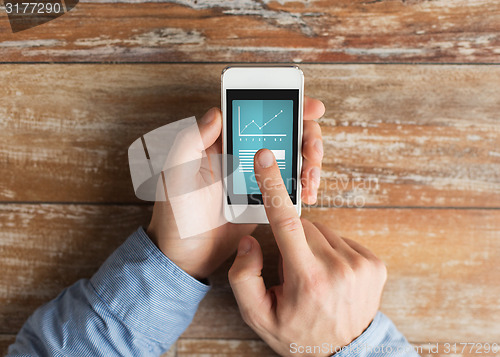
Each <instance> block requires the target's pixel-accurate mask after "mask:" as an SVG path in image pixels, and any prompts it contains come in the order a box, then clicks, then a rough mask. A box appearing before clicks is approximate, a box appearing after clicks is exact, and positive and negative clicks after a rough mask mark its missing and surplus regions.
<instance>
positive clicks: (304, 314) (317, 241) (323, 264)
mask: <svg viewBox="0 0 500 357" xmlns="http://www.w3.org/2000/svg"><path fill="white" fill-rule="evenodd" d="M254 166H255V176H256V178H257V182H258V184H259V187H260V190H261V192H262V195H263V200H264V205H265V208H266V213H267V217H268V219H269V222H270V224H271V228H272V231H273V234H274V237H275V239H276V243H277V244H278V248H279V250H280V253H281V256H282V283H281V285H278V286H274V287H272V288H270V289H266V287H265V284H264V280H263V279H262V276H261V270H262V267H263V257H262V250H261V248H260V246H259V243H258V242H257V240H256V239H255V238H253V237H251V236H245V237H243V238H242V239H241V240H240V243H239V246H238V255H237V256H236V259H235V261H234V263H233V266H232V267H231V269H230V270H229V282H230V284H231V288H232V289H233V292H234V295H235V297H236V301H237V302H238V306H239V308H240V312H241V315H242V317H243V319H244V320H245V322H246V323H247V324H248V325H249V326H250V327H251V328H252V329H253V330H254V331H255V332H256V333H257V334H258V335H259V336H260V337H261V338H262V339H263V340H264V341H265V342H267V344H269V346H270V347H271V348H273V349H274V350H275V351H276V352H277V353H279V354H280V355H285V356H288V355H294V356H298V355H301V354H300V353H292V352H296V351H294V350H293V348H294V347H299V346H318V347H317V348H318V351H317V352H319V353H314V354H307V355H317V356H323V355H324V356H326V355H331V354H332V353H333V352H335V347H343V346H346V345H348V344H349V343H350V342H352V341H353V340H354V339H355V338H357V337H358V336H359V335H361V334H362V333H363V331H364V330H365V329H366V328H367V327H368V326H369V325H370V323H371V321H372V320H373V318H374V317H375V314H376V313H377V310H378V308H379V304H380V297H381V294H382V289H383V287H384V284H385V281H386V277H387V271H386V267H385V265H384V263H383V262H382V261H381V260H380V259H378V258H377V257H376V256H375V255H374V254H373V253H372V252H371V251H370V250H368V249H367V248H365V247H363V246H362V245H360V244H359V243H357V242H355V241H353V240H350V239H346V238H342V237H339V236H338V235H336V234H335V233H334V232H332V231H331V230H329V229H328V228H327V227H326V226H324V225H322V224H319V223H314V224H313V223H311V222H309V221H307V220H305V219H302V220H301V219H300V218H299V217H298V216H297V212H296V211H295V209H294V207H293V205H292V202H291V200H290V198H289V195H288V193H287V191H286V188H285V185H284V183H283V180H282V178H281V174H280V171H279V168H278V166H277V164H276V161H275V159H274V156H273V154H272V152H271V151H269V150H266V149H263V150H260V151H259V152H258V153H257V154H256V155H255V162H254ZM326 346H328V350H325V349H322V348H323V347H326ZM332 346H333V348H332ZM331 349H333V352H332V351H331ZM303 355H305V354H303Z"/></svg>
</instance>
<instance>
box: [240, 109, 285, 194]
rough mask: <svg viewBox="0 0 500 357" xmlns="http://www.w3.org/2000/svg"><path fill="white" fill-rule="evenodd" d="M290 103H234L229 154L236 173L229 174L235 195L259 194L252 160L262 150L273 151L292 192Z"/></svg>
mask: <svg viewBox="0 0 500 357" xmlns="http://www.w3.org/2000/svg"><path fill="white" fill-rule="evenodd" d="M292 135H293V101H292V100H234V101H233V155H234V158H235V160H237V162H238V168H237V170H238V172H239V173H241V175H233V178H234V181H233V187H234V193H235V194H259V193H260V190H259V187H258V186H257V182H256V180H255V176H254V170H253V158H254V155H255V153H256V152H257V151H259V150H260V149H262V148H266V149H269V150H271V151H272V152H273V154H274V156H275V158H276V161H277V163H278V166H279V168H280V171H281V176H282V177H283V180H284V182H285V186H286V188H287V190H288V193H292V155H293V153H292V149H293V146H292V138H293V137H292Z"/></svg>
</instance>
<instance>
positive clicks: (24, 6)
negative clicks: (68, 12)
mask: <svg viewBox="0 0 500 357" xmlns="http://www.w3.org/2000/svg"><path fill="white" fill-rule="evenodd" d="M5 10H6V12H7V13H8V14H12V13H15V14H58V13H60V12H63V11H64V10H63V9H62V7H61V4H60V3H57V2H56V3H54V4H52V3H50V2H22V3H11V2H6V3H5Z"/></svg>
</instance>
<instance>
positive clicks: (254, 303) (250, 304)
mask: <svg viewBox="0 0 500 357" xmlns="http://www.w3.org/2000/svg"><path fill="white" fill-rule="evenodd" d="M262 268H263V258H262V250H261V248H260V245H259V242H257V240H256V239H255V238H253V237H252V236H245V237H243V238H241V240H240V244H239V245H238V254H237V256H236V259H235V260H234V263H233V265H232V266H231V269H229V273H228V277H229V283H230V284H231V289H233V293H234V297H235V298H236V302H237V303H238V307H239V308H240V312H241V316H242V317H243V320H245V322H246V323H247V324H248V325H250V326H251V327H252V326H255V325H261V326H262V325H267V324H268V323H269V322H270V321H271V317H272V316H271V309H272V298H271V295H270V293H269V292H268V291H267V290H266V286H265V284H264V279H263V278H262V276H261V271H262Z"/></svg>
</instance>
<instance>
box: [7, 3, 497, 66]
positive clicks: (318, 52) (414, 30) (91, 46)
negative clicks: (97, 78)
mask: <svg viewBox="0 0 500 357" xmlns="http://www.w3.org/2000/svg"><path fill="white" fill-rule="evenodd" d="M1 13H2V14H4V12H3V11H1ZM2 16H3V19H4V21H1V22H0V49H1V53H2V57H1V60H2V61H10V62H20V61H24V62H26V61H28V62H31V61H39V62H40V61H44V62H60V61H66V62H68V61H71V62H102V61H107V62H124V61H128V62H144V61H148V62H151V61H153V62H228V61H231V62H257V61H259V62H262V61H263V62H292V61H294V62H383V63H387V62H392V63H394V62H398V63H400V62H407V63H415V62H439V63H450V62H455V63H462V62H468V63H470V62H480V63H499V62H500V61H499V57H500V35H499V32H500V4H499V3H498V1H495V0H481V1H466V0H457V1H445V0H439V1H424V0H414V1H390V0H389V1H350V0H338V1H335V2H332V1H328V0H322V1H307V0H297V1H264V2H262V1H258V0H245V1H237V2H233V1H219V2H213V1H207V0H198V1H191V0H175V1H159V2H157V1H155V2H137V1H130V0H125V1H116V2H114V1H99V0H95V1H81V2H80V3H79V4H78V5H77V6H76V7H75V8H74V9H73V10H71V11H70V12H68V13H67V14H65V15H64V16H61V17H59V18H58V19H56V20H53V21H50V22H48V23H46V24H44V25H41V26H38V27H34V28H32V29H29V30H25V31H22V32H18V33H15V34H12V33H11V28H10V25H9V22H8V21H7V17H6V14H4V15H2Z"/></svg>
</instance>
